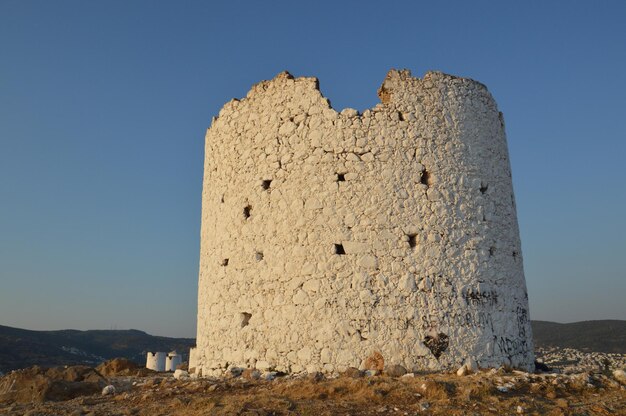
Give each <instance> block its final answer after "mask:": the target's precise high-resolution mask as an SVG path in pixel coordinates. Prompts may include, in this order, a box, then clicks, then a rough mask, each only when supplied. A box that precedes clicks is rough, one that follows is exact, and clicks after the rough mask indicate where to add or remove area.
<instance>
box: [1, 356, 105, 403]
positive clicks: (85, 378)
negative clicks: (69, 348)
mask: <svg viewBox="0 0 626 416" xmlns="http://www.w3.org/2000/svg"><path fill="white" fill-rule="evenodd" d="M107 384H108V383H107V381H106V379H105V378H104V377H102V375H100V373H98V372H97V371H96V370H94V369H93V368H91V367H87V366H81V365H78V366H71V367H54V368H49V369H44V368H41V367H39V366H34V367H30V368H26V369H23V370H17V371H13V372H11V373H10V374H8V375H6V376H4V377H3V378H1V379H0V403H32V402H36V403H42V402H45V401H64V400H70V399H73V398H75V397H79V396H89V395H92V394H98V393H100V392H101V391H102V389H103V388H104V387H105V386H106V385H107Z"/></svg>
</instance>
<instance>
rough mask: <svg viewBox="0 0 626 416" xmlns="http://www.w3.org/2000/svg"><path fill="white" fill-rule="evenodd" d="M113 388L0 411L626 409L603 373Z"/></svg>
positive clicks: (166, 380) (619, 389)
mask: <svg viewBox="0 0 626 416" xmlns="http://www.w3.org/2000/svg"><path fill="white" fill-rule="evenodd" d="M109 382H110V383H111V384H113V385H114V386H115V390H116V392H115V394H112V395H106V396H102V395H101V394H96V395H91V396H83V397H79V398H76V399H72V400H69V401H63V402H53V401H48V402H44V403H27V404H17V403H14V404H4V405H3V404H0V415H29V416H35V415H42V416H43V415H75V416H78V415H90V416H100V415H102V416H104V415H259V416H260V415H315V416H322V415H422V414H423V415H519V414H523V415H581V416H582V415H626V388H625V387H624V386H623V385H621V384H620V383H619V382H617V381H616V380H615V379H613V378H612V377H611V376H607V375H603V374H600V373H597V374H590V373H581V374H574V375H563V374H527V373H522V372H516V371H505V370H502V369H501V370H499V371H495V370H492V371H480V372H478V373H474V374H470V375H465V376H457V375H456V374H423V375H418V374H416V375H406V376H403V377H398V378H392V377H387V376H363V375H362V374H361V373H359V372H358V371H356V372H353V373H352V374H350V375H342V376H339V377H336V378H326V377H323V376H321V375H320V374H317V375H307V376H300V377H294V376H289V377H277V378H275V379H273V380H265V379H259V380H254V379H249V378H248V379H246V378H245V377H236V378H230V379H221V380H217V379H214V380H211V379H199V380H189V379H187V380H176V379H174V378H173V377H172V376H171V375H165V374H157V375H154V376H149V377H128V376H125V377H109Z"/></svg>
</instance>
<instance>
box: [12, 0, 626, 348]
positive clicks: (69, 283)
mask: <svg viewBox="0 0 626 416" xmlns="http://www.w3.org/2000/svg"><path fill="white" fill-rule="evenodd" d="M625 21H626V2H624V1H601V2H598V1H587V2H582V1H524V2H513V1H495V0H494V1H471V2H470V1H456V2H454V1H446V2H434V1H428V2H426V1H425V2H418V1H405V2H400V1H389V2H374V1H332V2H331V1H316V2H298V1H289V2H286V1H248V2H241V1H228V2H226V1H224V2H219V3H218V2H208V1H110V0H108V1H98V2H97V1H61V0H57V1H47V0H46V1H28V0H0V283H1V287H0V324H3V325H10V326H18V327H25V328H30V329H61V328H76V329H90V328H105V329H107V328H112V327H114V328H118V329H126V328H137V329H142V330H145V331H147V332H150V333H153V334H159V335H167V336H191V337H192V336H195V314H196V294H197V270H198V257H199V230H200V202H201V201H200V199H201V190H202V189H201V187H202V161H203V141H204V133H205V130H206V128H207V127H208V125H209V123H210V119H211V117H212V116H213V115H216V114H217V113H218V111H219V109H220V108H221V106H222V105H223V104H224V103H225V102H226V101H228V100H230V99H231V98H233V97H242V96H244V95H245V94H246V92H247V91H248V90H249V88H250V87H251V86H252V84H254V83H256V82H258V81H260V80H263V79H271V78H273V77H274V76H275V75H276V74H277V73H278V72H280V71H282V70H285V69H287V70H289V71H290V72H291V73H292V74H294V75H296V76H317V77H319V79H320V85H321V89H322V92H323V93H324V94H325V95H326V96H327V97H328V98H329V99H330V100H331V101H332V103H333V106H334V107H335V108H337V109H342V108H344V107H353V108H357V109H360V110H362V109H365V108H369V107H371V106H373V105H375V104H376V103H377V102H378V98H377V96H376V89H377V88H378V86H379V85H380V83H381V82H382V80H383V78H384V76H385V74H386V72H387V70H388V69H390V68H409V69H411V70H412V71H413V74H414V75H416V76H422V75H423V74H424V72H425V71H427V70H440V71H444V72H448V73H452V74H456V75H460V76H464V77H471V78H474V79H476V80H479V81H481V82H482V83H484V84H486V85H487V86H488V88H489V90H490V91H491V92H492V94H493V95H494V96H495V98H496V100H497V102H498V104H499V106H500V110H501V111H503V112H504V115H505V119H506V126H507V134H508V139H509V147H510V153H511V163H512V167H513V179H514V186H515V191H516V198H517V203H518V215H519V221H520V227H521V233H522V244H523V254H524V264H525V269H526V280H527V284H528V288H529V296H530V304H531V317H532V318H533V319H544V320H554V321H560V322H570V321H578V320H586V319H604V318H613V319H626V300H625V299H626V219H625V215H626V173H625V171H624V166H625V161H626V24H625V23H624V22H625Z"/></svg>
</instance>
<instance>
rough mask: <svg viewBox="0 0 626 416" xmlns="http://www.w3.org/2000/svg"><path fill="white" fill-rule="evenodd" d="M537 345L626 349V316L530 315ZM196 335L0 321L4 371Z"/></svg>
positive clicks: (91, 359) (189, 341)
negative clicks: (551, 318) (567, 319)
mask: <svg viewBox="0 0 626 416" xmlns="http://www.w3.org/2000/svg"><path fill="white" fill-rule="evenodd" d="M531 324H532V328H533V335H534V338H535V346H537V347H550V346H555V347H560V348H566V347H569V348H576V349H579V350H583V351H598V352H616V353H622V354H626V321H615V320H605V321H584V322H575V323H571V324H559V323H556V322H546V321H532V323H531ZM195 343H196V341H195V339H193V338H167V337H157V336H153V335H149V334H146V333H145V332H142V331H138V330H135V329H130V330H126V331H116V330H111V331H109V330H92V331H76V330H63V331H30V330H26V329H19V328H11V327H8V326H2V325H0V372H3V373H6V372H8V371H11V370H15V369H18V368H24V367H30V366H33V365H40V366H43V367H50V366H55V365H70V364H86V365H91V366H95V365H97V364H99V363H101V362H102V361H105V360H108V359H110V358H115V357H124V358H128V359H130V360H132V361H134V362H136V363H137V364H141V365H143V364H145V359H146V352H148V351H173V350H176V351H178V352H180V353H182V354H184V355H185V356H186V355H187V354H188V353H189V348H190V347H192V346H194V345H195Z"/></svg>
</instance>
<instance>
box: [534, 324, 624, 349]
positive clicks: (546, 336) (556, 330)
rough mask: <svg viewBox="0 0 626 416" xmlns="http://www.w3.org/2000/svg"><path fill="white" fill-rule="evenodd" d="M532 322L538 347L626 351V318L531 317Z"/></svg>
mask: <svg viewBox="0 0 626 416" xmlns="http://www.w3.org/2000/svg"><path fill="white" fill-rule="evenodd" d="M531 326H532V329H533V338H534V340H535V347H560V348H576V349H578V350H582V351H596V352H612V353H620V354H626V321H621V320H614V319H605V320H601V321H581V322H573V323H569V324H559V323H556V322H548V321H531Z"/></svg>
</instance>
